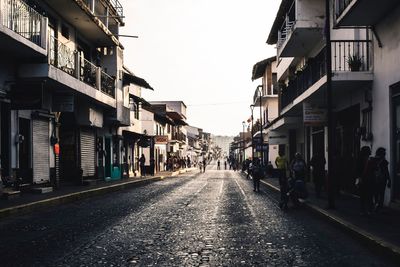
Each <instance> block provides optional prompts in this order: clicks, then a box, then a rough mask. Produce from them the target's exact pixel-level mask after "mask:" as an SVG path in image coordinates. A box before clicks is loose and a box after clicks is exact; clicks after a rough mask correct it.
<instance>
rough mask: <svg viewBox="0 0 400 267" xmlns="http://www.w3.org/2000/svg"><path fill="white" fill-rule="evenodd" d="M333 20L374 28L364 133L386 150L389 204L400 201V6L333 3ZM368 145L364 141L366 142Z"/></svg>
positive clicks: (393, 2)
mask: <svg viewBox="0 0 400 267" xmlns="http://www.w3.org/2000/svg"><path fill="white" fill-rule="evenodd" d="M333 2H334V5H333V10H334V12H332V13H333V14H334V17H333V21H334V23H335V26H337V27H368V28H370V29H372V31H371V32H370V37H371V46H370V48H371V51H372V53H371V63H373V69H372V68H371V71H372V74H373V82H372V84H371V86H370V89H371V90H370V91H369V94H368V95H366V97H365V98H366V99H367V100H368V101H369V105H367V107H369V110H364V112H363V113H362V114H361V116H362V121H361V125H360V126H361V128H360V130H361V133H362V135H363V139H369V140H368V142H367V143H366V144H369V145H370V146H371V147H372V150H373V151H375V150H376V149H377V148H378V147H384V148H386V158H387V160H388V161H389V164H390V165H389V167H390V169H389V170H390V174H391V178H392V181H393V183H392V187H391V189H387V193H388V194H386V196H387V199H386V200H387V201H389V200H391V201H399V200H400V174H399V169H400V165H399V164H400V146H399V144H400V135H399V129H400V120H399V118H400V72H399V71H398V62H399V60H400V46H399V43H400V42H399V38H400V3H399V1H396V0H389V1H365V0H350V1H343V0H336V1H333ZM363 143H364V142H363Z"/></svg>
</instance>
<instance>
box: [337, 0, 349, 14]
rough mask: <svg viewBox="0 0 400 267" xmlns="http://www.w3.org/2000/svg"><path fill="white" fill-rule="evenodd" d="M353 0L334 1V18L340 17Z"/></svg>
mask: <svg viewBox="0 0 400 267" xmlns="http://www.w3.org/2000/svg"><path fill="white" fill-rule="evenodd" d="M352 1H353V0H336V2H335V15H336V17H340V16H341V15H342V13H343V11H344V10H345V9H346V7H347V6H348V5H349V4H350V3H351V2H352Z"/></svg>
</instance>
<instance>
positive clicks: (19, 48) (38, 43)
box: [0, 0, 48, 57]
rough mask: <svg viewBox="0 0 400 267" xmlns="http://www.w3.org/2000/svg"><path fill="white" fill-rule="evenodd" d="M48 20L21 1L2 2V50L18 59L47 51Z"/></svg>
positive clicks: (0, 23)
mask: <svg viewBox="0 0 400 267" xmlns="http://www.w3.org/2000/svg"><path fill="white" fill-rule="evenodd" d="M47 24H48V23H47V18H46V17H44V16H42V15H41V14H39V13H38V12H37V11H35V10H34V9H33V8H32V7H31V6H29V5H28V4H26V3H25V2H24V1H21V0H0V39H1V42H0V49H1V51H3V52H4V51H6V52H7V53H13V54H16V55H17V56H18V57H24V56H25V57H31V56H43V55H46V53H47V51H46V49H47V46H46V45H47V41H46V40H47V39H46V38H47Z"/></svg>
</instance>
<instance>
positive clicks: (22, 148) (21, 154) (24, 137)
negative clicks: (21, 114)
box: [18, 118, 32, 183]
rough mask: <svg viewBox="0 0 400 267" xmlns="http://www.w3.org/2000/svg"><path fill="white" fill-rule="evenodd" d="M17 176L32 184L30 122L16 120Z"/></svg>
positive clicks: (22, 119) (27, 120)
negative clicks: (17, 130)
mask: <svg viewBox="0 0 400 267" xmlns="http://www.w3.org/2000/svg"><path fill="white" fill-rule="evenodd" d="M18 129H19V136H18V164H19V168H18V176H19V177H21V178H22V180H23V181H24V182H26V183H31V182H32V175H31V168H30V167H31V142H30V140H31V121H30V120H29V119H24V118H19V119H18Z"/></svg>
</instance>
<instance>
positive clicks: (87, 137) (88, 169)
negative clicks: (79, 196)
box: [81, 130, 96, 177]
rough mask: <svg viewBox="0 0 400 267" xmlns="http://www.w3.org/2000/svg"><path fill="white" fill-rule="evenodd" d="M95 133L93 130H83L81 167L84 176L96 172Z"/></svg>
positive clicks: (92, 174)
mask: <svg viewBox="0 0 400 267" xmlns="http://www.w3.org/2000/svg"><path fill="white" fill-rule="evenodd" d="M95 142H96V139H95V134H94V132H93V131H88V130H82V131H81V168H82V171H83V174H82V175H83V177H87V176H94V175H95V174H96V167H95V166H96V165H95V162H96V151H95Z"/></svg>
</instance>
